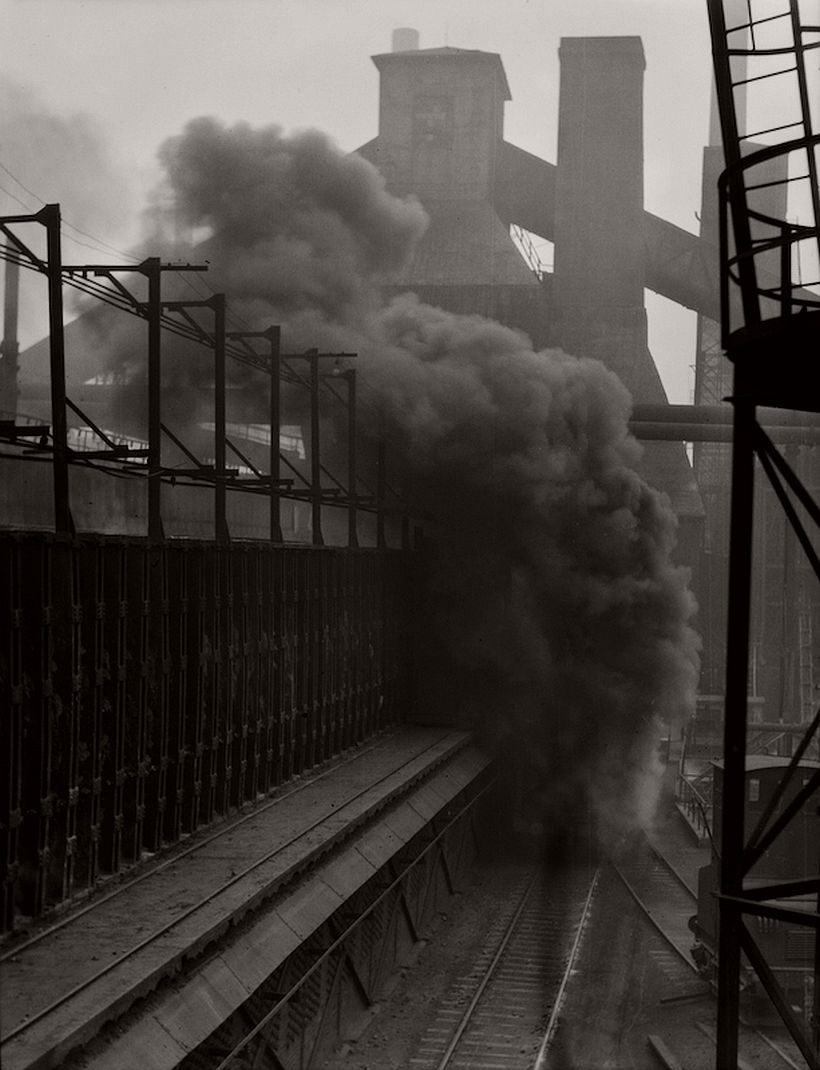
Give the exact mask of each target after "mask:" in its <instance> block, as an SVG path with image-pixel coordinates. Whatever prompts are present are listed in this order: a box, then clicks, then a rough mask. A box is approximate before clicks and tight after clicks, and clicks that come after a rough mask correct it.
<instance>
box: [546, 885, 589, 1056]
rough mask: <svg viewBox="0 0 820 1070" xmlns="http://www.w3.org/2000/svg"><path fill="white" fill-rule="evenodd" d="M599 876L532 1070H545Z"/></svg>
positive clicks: (587, 899) (587, 902) (571, 950)
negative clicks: (548, 1052) (548, 1051)
mask: <svg viewBox="0 0 820 1070" xmlns="http://www.w3.org/2000/svg"><path fill="white" fill-rule="evenodd" d="M600 876H601V870H600V868H599V869H596V870H595V873H594V875H593V877H592V881H591V883H590V886H589V892H588V893H587V898H586V902H585V903H584V909H583V910H582V912H581V920H580V921H579V922H578V928H577V930H576V933H575V939H574V940H573V941H572V947H571V948H570V952H569V958H568V959H567V965H566V969H565V970H564V976H563V977H562V978H561V984H560V985H559V987H558V994H557V995H556V997H555V1000H554V1001H553V1004H552V1011H551V1012H550V1017H549V1021H548V1022H547V1027H546V1029H545V1030H544V1036H543V1037H542V1038H541V1045H540V1047H539V1048H538V1054H537V1055H536V1057H535V1062H534V1063H533V1070H545V1067H546V1059H547V1050H548V1048H549V1046H550V1043H551V1042H552V1038H553V1035H554V1033H555V1030H556V1029H557V1028H558V1019H559V1017H560V1015H561V1008H562V1006H563V1003H564V995H565V993H566V989H567V985H568V984H569V979H570V975H571V974H572V969H573V967H574V966H575V962H576V959H577V958H578V952H579V951H580V950H581V937H582V936H583V934H584V929H585V928H586V924H587V920H588V919H589V913H590V910H591V909H592V897H593V896H594V895H595V891H596V889H597V887H598V879H599V878H600Z"/></svg>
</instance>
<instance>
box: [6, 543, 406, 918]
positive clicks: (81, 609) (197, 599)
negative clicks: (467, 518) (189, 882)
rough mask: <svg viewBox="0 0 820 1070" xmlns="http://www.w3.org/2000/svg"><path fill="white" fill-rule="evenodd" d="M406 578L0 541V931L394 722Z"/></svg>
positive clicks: (259, 547) (384, 562) (308, 551)
mask: <svg viewBox="0 0 820 1070" xmlns="http://www.w3.org/2000/svg"><path fill="white" fill-rule="evenodd" d="M405 568H406V561H405V560H404V559H403V557H402V555H401V554H399V553H397V552H392V551H385V550H373V549H369V550H357V549H337V548H325V547H307V546H282V545H273V544H262V543H247V544H236V543H233V544H230V545H217V544H214V543H205V542H192V541H181V540H180V541H178V542H177V541H166V542H162V543H155V542H149V541H147V540H144V539H130V538H112V537H104V536H94V537H87V538H69V537H65V538H64V537H61V536H56V535H51V534H49V533H24V534H23V533H0V620H2V627H0V708H2V711H3V724H2V730H0V740H2V743H0V745H1V746H2V749H3V754H2V768H3V770H4V772H5V776H6V782H7V789H6V796H7V805H6V806H4V807H3V809H4V810H5V814H4V815H3V816H2V818H1V819H0V820H2V825H0V837H2V841H3V842H2V847H1V848H0V850H2V855H1V856H0V858H1V862H0V864H2V866H3V920H2V925H3V931H5V932H8V931H11V930H13V929H14V928H15V927H19V926H21V925H25V924H27V922H28V920H29V919H36V918H38V917H41V916H42V915H43V914H45V913H46V912H48V911H49V910H51V909H53V908H55V907H57V906H59V905H61V904H65V903H67V902H69V901H71V900H72V899H74V898H76V897H77V896H79V895H81V894H83V893H85V892H88V891H91V890H93V889H94V888H96V887H97V886H99V885H100V884H101V883H104V882H105V881H106V880H107V879H109V878H110V877H112V876H116V875H119V874H122V873H123V872H124V871H126V870H128V869H129V868H130V867H132V866H134V865H135V864H136V863H138V862H140V861H142V860H145V859H146V858H147V857H149V856H150V855H152V854H154V853H156V852H157V851H159V850H160V849H162V848H164V847H168V846H170V845H173V844H175V843H177V842H178V841H179V840H180V839H182V838H184V837H186V836H188V835H190V834H191V833H193V832H195V831H196V830H197V829H199V828H201V827H203V826H206V825H209V824H211V823H213V822H214V821H217V820H219V819H221V818H224V817H227V816H229V815H230V814H232V813H234V812H236V811H238V810H240V809H241V808H243V807H246V806H248V805H252V804H253V803H254V801H255V800H257V799H259V798H260V797H262V796H264V795H266V794H267V793H269V792H271V791H272V790H273V789H275V788H276V787H277V785H279V784H281V783H283V782H284V781H286V780H288V779H290V778H292V777H294V776H297V775H299V774H301V773H304V772H306V771H307V770H309V769H312V768H314V767H316V766H317V765H319V764H321V763H323V762H325V761H326V760H328V759H329V758H331V757H333V756H334V755H337V754H339V753H340V752H342V751H344V750H345V749H347V748H348V747H351V746H353V745H355V744H356V743H358V742H360V741H362V740H364V739H366V738H368V737H369V736H372V735H373V734H375V733H376V732H377V731H378V730H379V729H381V728H382V727H383V726H385V725H387V724H389V723H392V722H395V721H397V720H399V719H400V718H401V714H402V709H401V706H402V701H403V695H404V694H406V689H405V688H404V687H403V686H402V684H403V673H404V667H403V662H404V657H403V652H404V650H405V649H406V643H405V642H404V638H405V637H404V622H403V609H404V606H405V605H406V601H405V599H404V592H403V585H404V569H405Z"/></svg>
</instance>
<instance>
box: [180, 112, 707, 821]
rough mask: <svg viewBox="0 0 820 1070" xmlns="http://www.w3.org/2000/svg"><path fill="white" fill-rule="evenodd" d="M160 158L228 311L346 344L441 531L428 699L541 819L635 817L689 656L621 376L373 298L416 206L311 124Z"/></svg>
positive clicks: (320, 341)
mask: <svg viewBox="0 0 820 1070" xmlns="http://www.w3.org/2000/svg"><path fill="white" fill-rule="evenodd" d="M162 159H163V162H164V164H165V167H166V171H167V175H168V181H169V183H170V184H171V187H172V189H173V191H174V193H175V196H176V199H177V212H179V213H181V214H182V215H183V216H184V218H185V220H186V222H187V224H189V225H191V226H195V227H198V228H207V229H208V230H209V231H210V232H211V235H212V236H211V238H210V239H209V241H208V243H207V248H208V255H209V259H210V261H211V263H212V267H213V275H214V278H212V279H211V280H210V281H211V283H212V284H217V283H218V284H219V285H220V286H221V287H224V289H225V290H226V292H227V293H228V296H229V299H230V301H231V305H232V307H233V308H237V309H239V310H241V313H242V315H243V316H244V317H246V318H249V319H250V320H251V321H252V322H254V323H255V324H256V325H257V326H259V327H263V326H266V325H268V324H269V323H271V322H280V323H281V324H282V326H283V333H284V338H285V340H286V342H287V344H288V346H290V347H292V349H293V350H299V349H300V348H301V347H305V346H310V345H317V346H320V347H334V348H337V349H338V348H351V349H355V350H356V351H357V352H358V354H359V356H358V361H357V368H358V373H359V379H360V382H361V383H362V384H363V389H362V391H361V396H362V401H363V406H364V409H365V413H366V414H367V415H368V416H369V418H370V419H371V420H372V421H374V424H375V422H376V421H379V422H380V424H381V426H383V427H385V428H386V430H387V435H388V438H389V439H390V443H391V446H392V448H393V449H394V451H397V452H398V453H399V455H400V456H401V458H402V464H403V468H404V471H405V473H406V479H407V484H408V486H409V488H410V493H411V494H412V498H413V505H414V507H415V508H416V509H418V510H419V511H421V512H423V513H426V514H428V515H430V516H432V517H433V518H434V526H435V532H436V534H437V536H438V539H437V546H438V551H437V554H436V555H435V560H436V565H435V566H434V575H433V577H432V579H431V580H430V582H429V590H430V591H431V592H432V595H431V597H430V598H429V599H428V601H427V602H426V603H425V605H424V606H423V607H421V608H422V611H423V615H424V617H425V634H426V637H427V650H426V655H425V656H426V659H427V660H426V662H425V665H424V676H425V678H426V679H429V680H432V681H433V683H432V685H431V686H430V687H429V688H427V689H426V690H424V691H423V692H422V693H421V694H420V699H419V700H420V703H422V705H423V706H424V708H423V710H422V711H421V712H422V713H429V715H430V716H431V718H433V717H437V716H441V715H444V716H447V715H449V716H451V717H453V718H454V719H456V720H462V721H463V720H464V719H465V718H468V719H470V720H471V721H472V723H474V724H476V725H477V726H480V727H481V729H482V731H483V732H484V733H485V735H487V736H489V737H490V738H494V739H495V740H496V741H498V742H499V745H501V746H503V747H504V749H505V752H506V753H507V754H509V755H511V756H512V760H520V758H521V756H522V755H524V754H528V755H529V757H530V760H534V761H535V764H536V766H537V769H538V774H539V780H540V787H539V790H540V792H541V795H542V797H543V801H544V804H545V806H546V807H547V810H548V812H550V813H554V814H558V813H561V812H562V810H563V809H564V808H565V807H566V805H567V804H568V802H569V801H575V800H577V799H578V797H579V796H580V795H583V796H584V797H585V798H589V799H591V800H592V801H593V804H594V806H596V808H597V810H598V812H599V814H600V815H601V818H602V821H604V822H605V823H606V822H608V823H609V825H610V826H611V825H615V826H620V827H627V826H629V825H630V824H631V823H634V822H635V821H638V820H641V819H642V818H645V817H646V814H645V813H644V812H643V809H642V808H643V802H642V798H643V795H642V793H643V789H644V788H645V787H646V778H647V769H648V768H650V767H651V762H652V754H653V752H654V748H655V745H656V743H657V737H656V731H657V727H656V726H657V719H658V718H663V719H666V720H674V719H675V718H677V717H678V716H680V715H682V714H683V713H684V712H685V710H686V708H687V706H688V704H689V703H690V702H691V700H692V696H693V691H694V683H695V673H696V660H697V656H696V641H695V638H694V635H693V633H692V632H691V630H690V628H689V625H688V623H687V622H688V620H689V619H690V617H691V615H692V612H693V602H692V598H691V596H690V594H689V592H688V590H687V585H686V578H687V577H686V574H685V572H684V571H682V570H681V569H679V568H676V567H674V566H673V564H672V563H671V553H672V550H673V547H674V543H675V520H674V517H673V515H672V513H671V510H670V508H669V506H668V503H667V502H666V501H665V499H664V498H663V497H662V496H661V495H660V494H658V493H656V492H655V491H654V490H652V489H650V488H649V487H648V486H646V484H645V483H644V482H643V481H642V479H641V478H640V477H639V476H638V475H637V474H636V471H635V465H636V462H637V460H638V456H639V446H638V444H637V443H636V442H635V440H634V439H632V438H631V437H630V436H629V435H628V432H627V419H628V413H629V405H630V401H629V397H628V396H627V394H626V391H625V389H624V388H623V387H622V385H621V384H620V382H619V381H618V380H617V379H616V378H615V377H614V375H612V374H611V373H610V372H609V371H607V370H606V368H604V366H603V365H601V364H599V363H597V362H593V361H588V360H579V359H575V358H574V357H571V356H567V355H566V354H564V353H561V352H557V351H545V352H534V351H533V349H532V347H531V345H530V343H529V341H528V339H527V338H526V337H525V336H524V335H522V334H520V333H519V332H516V331H513V330H510V329H508V328H506V327H503V326H501V325H499V324H497V323H494V322H490V321H487V320H485V319H482V318H480V317H476V316H456V315H452V314H450V313H448V312H445V311H442V310H441V309H437V308H431V307H429V306H426V305H424V304H422V303H420V302H419V301H418V300H417V299H416V298H415V297H414V296H413V295H403V296H401V297H399V298H396V299H394V300H393V301H391V302H390V303H384V302H383V301H382V300H381V299H380V297H379V291H378V286H377V284H378V283H379V282H380V281H383V280H385V279H389V275H390V272H391V271H392V270H393V269H395V268H396V267H398V266H399V265H400V264H401V262H402V259H403V258H404V257H405V256H406V255H407V254H408V253H409V251H410V250H411V248H412V244H413V242H414V241H415V240H416V239H417V238H418V237H419V235H420V234H421V233H422V231H423V229H424V226H425V216H424V213H423V211H422V210H421V208H420V207H419V205H418V204H416V203H415V202H412V201H400V200H397V199H395V198H393V197H391V196H390V195H389V194H388V193H387V191H386V189H385V186H384V183H383V182H382V180H381V178H380V177H379V175H378V174H377V172H376V171H375V170H374V169H373V168H372V167H371V166H370V165H369V164H367V163H366V162H364V161H363V160H361V159H358V158H356V157H355V156H347V155H344V154H342V153H341V152H339V151H338V150H336V149H335V148H334V147H333V146H332V145H331V144H330V143H329V142H328V141H327V140H326V139H325V138H324V137H322V136H321V135H319V134H317V133H305V134H300V135H296V136H293V137H286V136H283V135H282V133H281V132H280V131H278V130H277V129H275V128H271V129H266V130H252V129H250V128H249V127H246V126H239V127H235V128H233V129H226V128H225V127H222V126H220V125H219V124H218V123H216V122H215V121H213V120H198V121H197V122H194V123H192V124H190V126H189V127H188V128H187V130H186V131H185V132H184V133H183V134H182V135H181V136H180V137H178V138H176V139H174V140H173V141H171V142H169V143H167V144H166V145H165V146H164V148H163V150H162ZM365 388H366V389H365ZM436 704H437V705H438V708H434V707H435V705H436ZM533 756H536V757H535V758H534V759H533ZM650 779H651V778H650Z"/></svg>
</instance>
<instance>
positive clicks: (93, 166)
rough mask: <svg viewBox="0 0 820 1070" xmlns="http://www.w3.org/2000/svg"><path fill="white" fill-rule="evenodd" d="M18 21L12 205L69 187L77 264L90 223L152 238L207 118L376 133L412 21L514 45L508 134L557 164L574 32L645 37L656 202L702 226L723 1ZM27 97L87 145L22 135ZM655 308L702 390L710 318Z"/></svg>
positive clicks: (268, 10) (86, 7)
mask: <svg viewBox="0 0 820 1070" xmlns="http://www.w3.org/2000/svg"><path fill="white" fill-rule="evenodd" d="M0 19H1V21H0V25H2V27H3V45H2V53H3V56H2V59H3V65H2V70H3V75H4V78H5V81H4V83H3V91H4V100H3V104H2V107H3V109H4V115H3V120H4V124H3V125H4V127H5V128H6V129H7V130H8V128H9V126H10V125H11V126H12V131H13V132H12V135H11V136H6V137H4V139H3V143H2V145H0V164H2V167H3V170H2V171H0V210H2V212H3V213H10V212H17V211H21V210H23V209H22V208H21V202H22V204H24V205H25V208H26V210H36V208H38V207H39V206H40V204H41V203H42V202H46V201H59V202H60V203H61V204H63V206H64V215H65V218H66V219H67V220H68V221H69V222H71V223H74V224H75V225H76V226H77V227H79V228H81V229H82V231H84V232H86V234H85V235H83V236H81V235H80V234H78V232H77V231H74V232H73V237H74V238H76V239H77V240H78V241H82V242H84V243H86V245H85V246H81V245H79V244H76V245H75V244H72V232H69V233H68V234H67V238H66V253H65V255H66V256H67V257H70V258H72V259H73V260H74V261H75V262H77V261H80V260H82V259H91V260H93V259H95V258H99V253H98V252H94V251H92V250H90V249H89V248H87V245H88V243H89V240H88V237H87V235H89V234H90V235H93V236H94V238H98V239H100V240H102V241H104V242H106V243H108V244H109V245H111V246H114V247H115V248H127V246H128V243H129V241H131V240H133V239H134V238H135V236H136V234H137V232H138V223H139V212H140V210H141V208H142V206H143V205H144V203H145V196H146V191H147V190H148V189H150V187H151V186H152V185H153V183H154V182H155V180H156V176H157V171H156V164H155V153H156V149H157V147H158V146H159V144H160V143H161V142H162V141H163V140H164V139H165V138H166V137H168V136H170V135H173V134H175V133H178V132H179V131H180V129H181V128H182V126H183V125H184V123H185V122H186V121H187V120H188V119H190V118H193V117H195V116H198V115H215V116H217V117H219V118H221V119H224V120H226V121H228V122H234V121H237V120H245V121H247V122H249V123H251V124H252V125H254V126H256V125H267V124H269V123H277V124H279V125H281V126H282V127H283V128H284V129H285V130H292V129H301V128H305V127H315V128H318V129H320V130H323V131H325V132H326V133H328V134H329V135H330V136H331V137H332V138H333V139H334V140H335V141H336V142H337V143H338V144H339V145H340V146H341V147H342V148H344V149H349V150H352V149H355V148H356V147H357V146H358V145H361V144H363V143H364V142H366V141H368V140H370V138H372V137H373V136H375V134H376V133H377V103H378V75H377V71H376V69H375V67H374V65H373V64H372V63H371V61H370V56H371V55H373V54H376V53H379V52H387V51H389V50H390V44H391V33H392V30H393V29H394V28H396V27H398V26H413V27H415V28H416V29H418V30H419V32H420V35H421V47H422V48H431V47H437V46H440V45H443V44H449V45H452V46H455V47H460V48H477V49H483V50H485V51H492V52H498V53H499V54H500V56H501V59H502V61H503V63H504V67H505V70H506V72H507V77H508V80H509V83H510V88H511V91H512V98H513V99H512V101H511V102H510V103H509V104H508V105H507V110H506V125H505V136H506V139H507V140H508V141H511V142H512V143H514V144H516V145H519V146H520V147H521V148H524V149H527V150H528V151H530V152H533V153H536V154H537V155H539V156H542V157H544V158H546V159H547V160H550V161H551V162H555V142H556V134H557V115H558V113H557V93H558V76H559V67H558V54H557V53H558V46H559V43H560V39H561V38H562V37H574V36H598V35H618V34H625V35H636V36H640V37H641V38H642V40H643V45H644V51H645V54H646V64H647V69H646V81H645V100H644V124H645V156H646V170H645V203H646V207H647V208H648V209H649V210H650V211H652V212H655V213H657V214H659V215H661V216H663V217H664V218H666V219H669V220H671V221H672V222H674V223H676V224H678V225H680V226H682V227H685V228H686V229H688V230H691V231H693V232H694V231H696V230H697V225H698V224H697V219H696V215H695V213H696V212H698V210H699V207H700V167H701V150H702V146H703V145H704V143H705V141H706V138H707V131H708V110H709V91H710V90H709V87H710V79H711V57H710V50H709V33H708V23H707V14H706V0H0ZM16 109H17V110H20V111H21V112H22V113H23V117H24V118H25V115H27V114H28V115H30V114H31V112H32V111H38V112H40V113H41V114H44V115H45V114H48V115H50V116H53V117H54V119H55V121H59V120H68V121H69V122H68V124H67V125H68V126H69V128H70V129H72V130H75V131H80V132H82V134H83V139H82V140H81V141H80V142H79V148H77V146H76V144H75V143H71V144H70V145H69V147H68V148H66V149H60V151H57V150H56V149H55V138H53V137H51V136H48V135H43V134H42V132H41V133H40V134H39V136H38V137H36V138H35V137H32V136H30V135H29V134H27V132H26V130H27V127H26V123H25V122H23V123H22V124H21V127H20V129H18V130H17V132H16V133H15V132H14V130H13V120H14V118H15V116H14V114H13V112H14V111H15V110H16ZM30 128H31V124H30V121H29V124H28V129H30ZM92 142H93V144H92ZM55 153H56V159H55ZM89 171H91V172H93V174H92V175H89V174H88V172H89ZM20 183H22V184H23V185H22V186H21V185H20ZM649 309H650V329H651V334H650V344H651V345H652V348H653V352H654V353H655V356H656V359H657V360H658V363H659V366H660V369H661V374H662V375H663V376H664V379H665V381H666V384H667V389H668V390H669V391H670V395H671V399H672V400H676V401H687V400H690V399H689V385H690V379H691V376H690V371H689V369H690V366H691V364H692V363H693V362H694V339H693V317H692V316H691V314H689V313H682V312H680V311H679V310H675V309H674V307H672V306H668V303H667V302H663V301H662V299H659V298H658V299H655V298H653V299H652V300H651V302H650V305H649ZM35 333H36V332H35ZM40 333H44V332H42V331H41V332H40Z"/></svg>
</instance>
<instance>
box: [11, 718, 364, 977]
mask: <svg viewBox="0 0 820 1070" xmlns="http://www.w3.org/2000/svg"><path fill="white" fill-rule="evenodd" d="M384 738H385V737H381V738H380V739H378V740H375V741H374V742H372V743H370V744H369V745H368V746H367V747H364V748H362V750H360V751H358V752H357V753H356V754H352V755H351V756H350V757H349V758H346V759H345V760H344V761H342V762H338V763H336V764H334V765H333V767H332V768H330V769H326V770H325V772H324V773H319V774H318V775H317V776H315V777H312V778H311V779H310V780H307V781H305V782H304V783H302V784H297V785H296V786H295V787H294V788H291V790H290V791H285V792H282V793H281V794H276V795H274V796H272V797H271V798H270V799H268V800H267V801H265V802H264V803H262V804H260V805H259V806H258V807H255V808H254V809H252V810H249V811H248V812H247V813H246V814H243V815H241V816H239V817H238V818H236V819H235V820H232V819H231V818H226V819H225V820H223V821H221V822H220V823H219V826H218V828H215V829H213V830H212V831H210V832H209V833H208V834H207V835H205V836H203V837H202V839H197V841H196V843H192V844H191V845H190V846H189V847H186V848H184V850H182V851H179V852H176V853H174V854H169V855H168V857H167V858H165V859H164V860H163V861H162V862H160V863H158V864H157V865H155V866H151V865H150V864H149V866H147V867H146V868H145V869H144V870H143V872H141V873H135V874H134V875H133V876H128V875H127V874H125V875H122V874H115V873H112V874H111V876H110V877H106V878H104V879H103V881H102V882H101V883H102V884H108V883H109V882H113V881H119V883H118V885H117V887H116V888H112V889H111V890H110V891H108V892H105V893H104V894H103V895H101V896H100V897H99V898H97V897H96V896H95V892H96V891H97V890H98V889H95V888H91V889H89V890H88V891H86V892H84V893H81V894H79V895H77V896H76V897H75V899H74V902H75V903H81V902H82V901H83V899H85V898H89V899H91V900H92V902H90V903H88V904H87V905H86V906H84V907H81V908H79V909H78V910H72V909H71V908H69V913H68V914H67V915H66V916H65V917H63V918H61V919H60V920H59V921H56V922H54V923H53V924H51V925H49V926H47V927H46V928H44V929H42V930H40V931H39V932H37V933H35V934H34V935H33V936H30V937H29V938H28V939H27V940H26V941H24V942H23V943H19V944H13V946H10V947H9V948H8V950H5V951H3V952H2V953H1V954H0V964H1V963H3V962H5V961H6V960H7V959H11V958H15V957H16V956H17V955H19V954H20V953H21V952H22V951H26V950H27V949H28V948H30V947H34V946H35V945H36V944H38V943H39V942H40V941H41V940H44V939H45V938H46V937H47V936H52V935H53V934H54V933H56V932H59V931H60V929H64V928H65V927H66V926H67V925H71V924H73V922H75V921H77V919H78V918H82V917H84V916H85V915H86V914H88V913H90V912H91V911H93V910H96V909H97V908H98V907H100V906H102V905H103V904H104V903H109V902H110V901H111V900H112V899H114V898H116V897H117V896H118V895H122V894H123V893H124V892H130V891H131V889H132V888H133V887H134V886H135V885H137V884H141V883H142V882H143V881H146V880H149V879H150V878H151V877H156V876H157V874H159V873H164V872H165V870H166V869H170V867H171V866H175V865H176V864H177V862H179V861H180V860H181V859H183V858H188V857H189V856H190V855H192V854H195V853H196V852H197V851H201V850H202V848H203V847H207V846H208V845H209V844H211V843H213V842H214V840H218V839H219V838H220V837H221V836H224V835H225V834H226V833H228V832H233V830H234V829H237V828H239V827H240V826H241V825H244V824H245V822H246V821H250V820H251V819H252V818H254V817H259V815H260V814H264V813H265V811H266V810H270V809H271V808H272V807H274V806H276V805H277V804H278V803H280V802H282V800H283V799H289V798H291V796H293V795H297V794H298V793H299V792H300V791H304V790H305V788H308V787H311V786H312V785H313V784H315V783H317V781H319V780H323V779H324V778H325V777H326V776H330V774H331V773H335V772H336V770H337V769H341V768H343V767H344V766H345V765H349V764H350V762H353V761H355V760H356V759H357V758H360V757H361V756H362V754H367V753H368V751H371V750H372V749H373V748H374V747H376V746H377V745H378V744H379V743H380V742H381V741H382V739H384ZM135 868H136V867H135ZM12 939H13V938H12Z"/></svg>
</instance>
